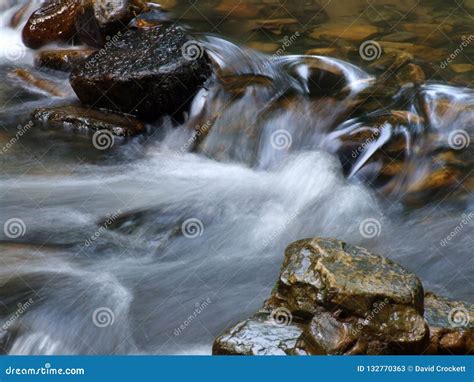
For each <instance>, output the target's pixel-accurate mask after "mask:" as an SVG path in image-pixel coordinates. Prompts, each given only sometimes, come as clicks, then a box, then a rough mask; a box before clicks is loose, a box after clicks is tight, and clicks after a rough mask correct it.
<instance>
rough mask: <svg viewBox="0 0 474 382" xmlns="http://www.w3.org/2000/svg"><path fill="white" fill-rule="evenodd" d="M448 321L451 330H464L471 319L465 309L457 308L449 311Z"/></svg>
mask: <svg viewBox="0 0 474 382" xmlns="http://www.w3.org/2000/svg"><path fill="white" fill-rule="evenodd" d="M448 321H449V324H450V325H451V326H452V327H453V328H465V327H467V326H468V325H469V323H470V322H471V317H470V316H469V312H468V311H467V309H466V308H464V307H463V306H458V307H455V308H453V309H451V311H450V312H449V314H448Z"/></svg>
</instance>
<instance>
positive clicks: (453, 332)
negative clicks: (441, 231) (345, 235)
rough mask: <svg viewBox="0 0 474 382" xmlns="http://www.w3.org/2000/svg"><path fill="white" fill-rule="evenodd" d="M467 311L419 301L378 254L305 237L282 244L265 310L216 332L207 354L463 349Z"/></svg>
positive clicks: (468, 331) (401, 274)
mask: <svg viewBox="0 0 474 382" xmlns="http://www.w3.org/2000/svg"><path fill="white" fill-rule="evenodd" d="M455 308H457V309H458V311H456V312H457V314H458V315H457V316H453V314H454V313H453V311H454V309H455ZM450 312H451V316H452V317H451V318H449V317H450ZM459 312H460V313H459ZM471 313H472V314H474V313H473V308H472V306H470V305H468V304H463V303H461V302H452V301H450V300H447V299H443V298H440V297H436V296H434V295H432V294H427V295H426V302H425V301H424V292H423V287H422V285H421V282H420V280H419V279H418V278H417V277H416V276H415V275H413V274H411V273H409V272H408V271H407V270H405V269H404V268H402V267H401V266H399V265H398V264H396V263H394V262H392V261H390V260H388V259H386V258H384V257H382V256H379V255H376V254H373V253H370V252H369V251H367V250H365V249H363V248H360V247H356V246H353V245H350V244H347V243H345V242H342V241H339V240H334V239H306V240H300V241H297V242H295V243H292V244H291V245H290V246H289V247H288V248H287V250H286V252H285V260H284V263H283V266H282V269H281V272H280V276H279V278H278V282H277V284H276V286H275V288H274V290H273V292H272V295H271V297H270V298H269V299H268V300H267V301H266V303H265V307H264V308H263V309H262V310H260V311H259V312H258V313H256V314H255V315H254V316H252V317H250V318H249V319H247V320H245V321H243V322H241V323H239V324H237V325H235V326H233V327H232V328H230V329H229V330H227V331H226V332H225V333H224V334H222V335H221V336H219V337H218V338H217V339H216V341H215V343H214V346H213V354H247V355H248V354H255V355H256V354H422V353H426V352H430V353H432V354H439V353H446V352H451V353H457V354H466V353H472V352H473V342H474V341H473V331H472V322H471V321H470V319H469V318H467V319H466V318H465V317H466V316H467V317H470V315H471ZM459 314H461V315H463V314H464V315H463V316H459ZM282 315H283V319H281V318H282ZM275 317H277V319H275ZM278 318H280V319H278ZM466 320H467V323H466ZM452 322H457V324H456V323H455V324H454V325H461V324H462V325H464V326H463V327H462V328H459V327H457V328H455V327H453V324H452ZM298 333H299V335H298ZM296 336H298V339H297V340H296V341H295V337H296Z"/></svg>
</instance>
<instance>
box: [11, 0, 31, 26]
mask: <svg viewBox="0 0 474 382" xmlns="http://www.w3.org/2000/svg"><path fill="white" fill-rule="evenodd" d="M30 5H31V0H30V1H28V2H27V3H26V4H24V5H23V6H22V7H21V8H20V9H19V10H18V11H16V12H15V13H14V15H13V16H12V18H11V19H10V27H11V28H16V27H17V26H18V25H20V24H21V22H22V20H23V18H24V17H25V15H26V13H27V11H28V9H29V8H30Z"/></svg>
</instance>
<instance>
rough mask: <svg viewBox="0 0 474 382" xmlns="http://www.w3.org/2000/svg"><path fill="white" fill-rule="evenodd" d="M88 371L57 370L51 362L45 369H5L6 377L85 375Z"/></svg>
mask: <svg viewBox="0 0 474 382" xmlns="http://www.w3.org/2000/svg"><path fill="white" fill-rule="evenodd" d="M85 373H86V371H85V370H84V368H82V367H74V368H66V369H63V368H55V367H51V364H50V363H49V362H47V363H45V364H44V366H43V367H28V368H26V367H12V366H9V367H7V368H6V369H5V375H84V374H85Z"/></svg>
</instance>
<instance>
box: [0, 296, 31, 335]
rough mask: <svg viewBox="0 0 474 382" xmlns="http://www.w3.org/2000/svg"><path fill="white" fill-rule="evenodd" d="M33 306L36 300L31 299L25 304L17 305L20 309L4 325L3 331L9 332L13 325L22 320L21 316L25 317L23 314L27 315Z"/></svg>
mask: <svg viewBox="0 0 474 382" xmlns="http://www.w3.org/2000/svg"><path fill="white" fill-rule="evenodd" d="M33 304H34V300H33V299H32V298H31V297H30V299H29V300H28V301H26V302H25V303H21V302H19V303H18V305H17V306H18V309H17V310H16V311H15V313H13V314H12V315H11V316H10V317H9V318H8V319H7V321H5V323H4V324H3V325H2V331H7V330H8V329H10V328H11V327H12V326H13V324H14V323H15V322H16V321H17V320H18V319H19V318H20V316H21V315H23V313H25V312H26V311H27V310H28V309H29V308H30V307H31V305H33Z"/></svg>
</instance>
